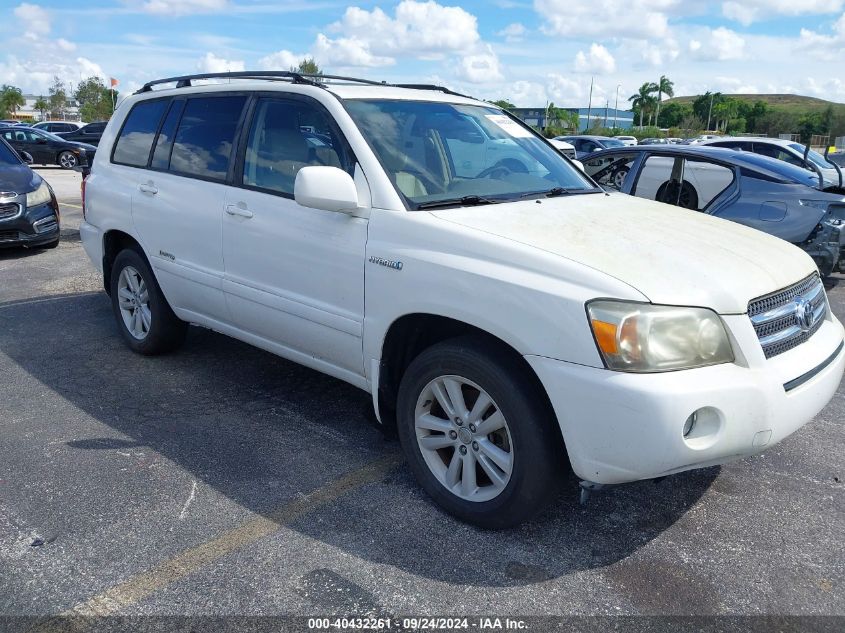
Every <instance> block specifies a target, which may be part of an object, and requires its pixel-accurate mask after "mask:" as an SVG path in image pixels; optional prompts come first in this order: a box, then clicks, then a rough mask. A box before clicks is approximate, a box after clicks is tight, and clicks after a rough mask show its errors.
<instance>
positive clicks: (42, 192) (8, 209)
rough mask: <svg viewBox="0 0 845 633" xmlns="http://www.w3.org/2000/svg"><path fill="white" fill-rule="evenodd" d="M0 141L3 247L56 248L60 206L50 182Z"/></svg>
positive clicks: (0, 235) (0, 231)
mask: <svg viewBox="0 0 845 633" xmlns="http://www.w3.org/2000/svg"><path fill="white" fill-rule="evenodd" d="M30 158H31V156H29V155H28V154H27V153H26V152H22V153H19V152H17V151H15V149H14V148H13V147H12V146H11V145H9V144H8V143H7V142H6V141H5V140H2V139H0V248H9V247H15V246H29V247H41V248H54V247H56V246H58V244H59V233H60V217H61V216H60V215H59V203H58V202H57V201H56V196H55V194H54V193H53V190H52V189H51V188H50V185H48V184H47V181H46V180H44V179H43V178H42V177H41V176H39V175H38V174H36V173H35V172H34V171H32V169H30V168H29V165H27V164H26V161H27V160H28V159H30Z"/></svg>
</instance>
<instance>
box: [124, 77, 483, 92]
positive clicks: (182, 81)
mask: <svg viewBox="0 0 845 633" xmlns="http://www.w3.org/2000/svg"><path fill="white" fill-rule="evenodd" d="M197 79H265V80H267V81H290V82H291V83H295V84H307V85H309V86H317V87H320V88H325V84H324V82H326V81H338V82H349V83H357V84H365V85H368V86H390V87H392V88H408V89H412V90H437V91H439V92H443V93H445V94H449V95H454V96H456V97H464V98H466V99H472V98H473V97H469V96H467V95H463V94H461V93H459V92H454V91H453V90H449V88H446V87H444V86H435V85H432V84H389V83H387V82H386V81H373V80H372V79H360V78H358V77H345V76H343V75H323V74H309V73H299V72H296V71H288V70H240V71H234V72H219V73H200V74H196V75H181V76H179V77H165V78H164V79H156V80H154V81H148V82H147V83H145V84H144V85H143V86H142V87H141V88H140V90H138V91H136V92H135V94H141V93H143V92H150V91H152V89H153V86H158V85H160V84H169V83H175V84H176V87H177V88H188V87H190V86H191V85H192V84H191V82H192V81H194V80H197Z"/></svg>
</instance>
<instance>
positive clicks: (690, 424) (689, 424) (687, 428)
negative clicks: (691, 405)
mask: <svg viewBox="0 0 845 633" xmlns="http://www.w3.org/2000/svg"><path fill="white" fill-rule="evenodd" d="M696 422H698V411H693V413H692V415H690V416H689V417H688V418H687V419H686V422H684V430H683V434H684V437H689V434H690V433H692V430H693V429H694V428H695V423H696Z"/></svg>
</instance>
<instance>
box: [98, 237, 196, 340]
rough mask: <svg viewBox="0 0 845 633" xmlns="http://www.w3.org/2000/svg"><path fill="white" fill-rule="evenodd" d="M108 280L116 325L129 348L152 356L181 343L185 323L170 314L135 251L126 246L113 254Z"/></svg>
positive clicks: (145, 263) (142, 259)
mask: <svg viewBox="0 0 845 633" xmlns="http://www.w3.org/2000/svg"><path fill="white" fill-rule="evenodd" d="M110 281H111V283H110V291H111V302H112V311H113V312H114V317H115V320H116V321H117V327H118V329H119V330H120V334H121V336H122V337H123V340H124V342H125V343H126V344H127V345H128V346H129V348H130V349H131V350H132V351H134V352H137V353H139V354H144V355H145V356H153V355H156V354H165V353H167V352H170V351H173V350H175V349H176V348H178V347H179V346H180V345H181V344H182V342H183V341H184V340H185V334H186V332H187V329H188V324H187V323H185V322H184V321H182V320H180V319H179V317H177V316H176V315H175V314H174V313H173V310H172V309H171V308H170V305H169V304H168V303H167V299H165V298H164V294H162V292H161V288H160V287H159V285H158V282H157V281H156V278H155V275H153V271H152V269H151V268H150V266H149V264H147V260H146V259H145V258H144V257H143V256H142V255H141V254H140V253H139V252H138V251H136V250H134V249H131V248H128V249H124V250H122V251H120V253H118V254H117V257H115V259H114V264H113V265H112V270H111V280H110Z"/></svg>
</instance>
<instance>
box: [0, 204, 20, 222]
mask: <svg viewBox="0 0 845 633" xmlns="http://www.w3.org/2000/svg"><path fill="white" fill-rule="evenodd" d="M20 212H21V206H20V205H19V204H17V203H15V202H11V203H9V202H7V203H4V204H0V220H8V219H9V218H13V217H15V216H16V215H18V214H19V213H20Z"/></svg>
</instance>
